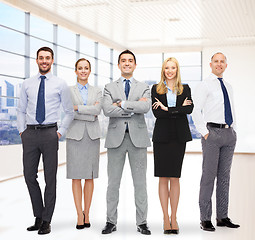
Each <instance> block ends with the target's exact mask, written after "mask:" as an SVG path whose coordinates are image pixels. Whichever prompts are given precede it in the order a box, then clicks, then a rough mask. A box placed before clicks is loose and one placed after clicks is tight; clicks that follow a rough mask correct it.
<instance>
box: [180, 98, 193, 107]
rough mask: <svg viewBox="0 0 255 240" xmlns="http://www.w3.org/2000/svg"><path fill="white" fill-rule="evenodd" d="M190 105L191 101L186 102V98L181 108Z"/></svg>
mask: <svg viewBox="0 0 255 240" xmlns="http://www.w3.org/2000/svg"><path fill="white" fill-rule="evenodd" d="M191 104H192V101H191V100H188V98H187V97H186V98H185V100H184V102H183V104H182V106H188V105H191Z"/></svg>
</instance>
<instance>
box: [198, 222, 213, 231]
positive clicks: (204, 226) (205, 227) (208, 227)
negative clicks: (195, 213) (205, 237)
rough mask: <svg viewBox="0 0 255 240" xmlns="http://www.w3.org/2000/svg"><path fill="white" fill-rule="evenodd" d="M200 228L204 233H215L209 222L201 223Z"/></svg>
mask: <svg viewBox="0 0 255 240" xmlns="http://www.w3.org/2000/svg"><path fill="white" fill-rule="evenodd" d="M200 228H201V229H203V230H204V231H210V232H214V231H215V227H214V226H213V225H212V222H211V221H201V223H200Z"/></svg>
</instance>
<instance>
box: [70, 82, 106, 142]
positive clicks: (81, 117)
mask: <svg viewBox="0 0 255 240" xmlns="http://www.w3.org/2000/svg"><path fill="white" fill-rule="evenodd" d="M70 92H71V97H72V102H73V105H78V111H77V112H75V114H74V120H73V121H72V123H71V124H70V127H69V129H68V131H67V134H66V138H70V139H75V140H81V139H82V137H83V133H84V128H85V125H86V127H87V130H88V135H89V137H90V138H91V139H92V140H94V139H98V138H100V134H101V132H100V126H99V122H98V117H97V116H98V115H99V114H100V112H101V108H102V91H101V90H100V89H99V88H97V87H93V86H91V85H89V84H88V100H87V105H86V106H85V105H84V104H83V100H82V97H81V94H80V92H79V89H78V86H77V85H75V86H72V87H70ZM95 102H99V104H96V105H94V104H95Z"/></svg>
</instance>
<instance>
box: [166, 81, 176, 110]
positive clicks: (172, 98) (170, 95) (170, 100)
mask: <svg viewBox="0 0 255 240" xmlns="http://www.w3.org/2000/svg"><path fill="white" fill-rule="evenodd" d="M164 83H165V85H166V87H167V90H168V91H167V94H166V99H167V106H168V107H176V93H174V92H173V91H172V90H171V89H170V88H169V87H168V86H167V84H166V82H164Z"/></svg>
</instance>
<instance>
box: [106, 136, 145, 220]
mask: <svg viewBox="0 0 255 240" xmlns="http://www.w3.org/2000/svg"><path fill="white" fill-rule="evenodd" d="M126 153H128V158H129V164H130V168H131V172H132V178H133V184H134V189H135V191H134V192H135V205H136V224H137V225H140V224H144V223H147V222H146V219H147V209H148V204H147V189H146V169H147V149H146V148H137V147H135V146H134V145H133V143H132V141H131V139H130V137H129V134H128V133H126V134H125V137H124V140H123V142H122V144H121V145H120V146H119V147H118V148H108V149H107V155H108V188H107V196H106V199H107V222H110V223H113V224H117V207H118V202H119V188H120V181H121V177H122V172H123V167H124V163H125V159H126Z"/></svg>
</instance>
